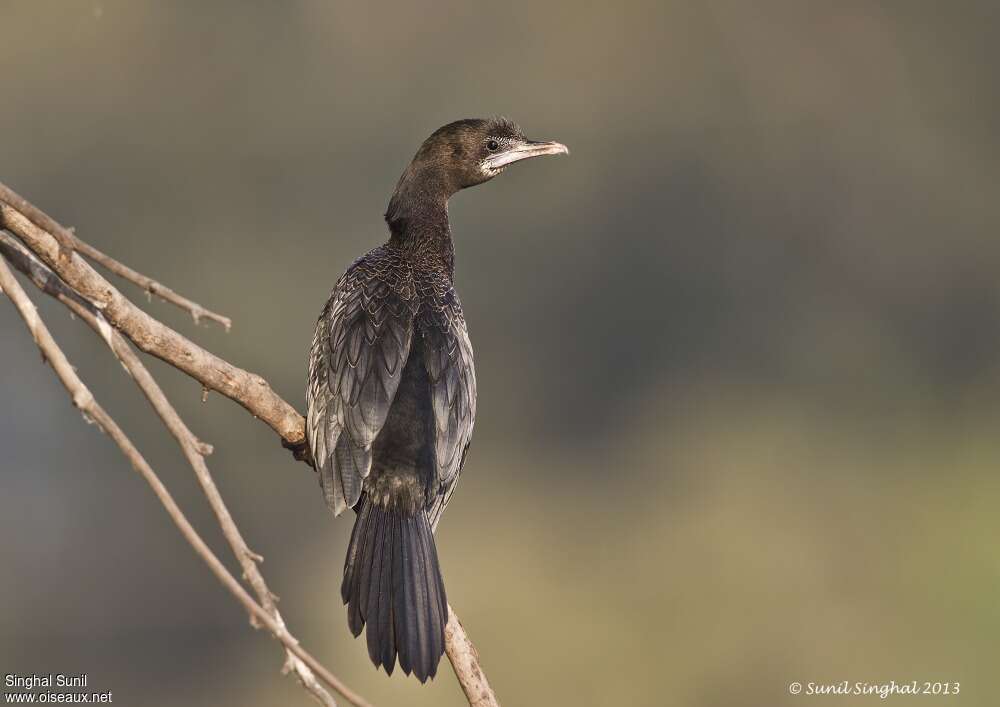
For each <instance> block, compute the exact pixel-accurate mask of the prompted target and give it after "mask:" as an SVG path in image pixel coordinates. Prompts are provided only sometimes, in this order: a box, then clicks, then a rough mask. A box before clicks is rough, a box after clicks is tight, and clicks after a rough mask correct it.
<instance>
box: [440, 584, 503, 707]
mask: <svg viewBox="0 0 1000 707" xmlns="http://www.w3.org/2000/svg"><path fill="white" fill-rule="evenodd" d="M444 647H445V650H446V651H447V652H448V660H450V661H451V666H452V668H454V669H455V675H456V676H457V677H458V682H459V683H461V685H462V691H463V692H464V693H465V697H466V699H467V700H468V701H469V707H500V701H499V700H497V696H496V693H495V692H493V688H492V687H490V681H489V680H487V679H486V673H485V672H483V669H482V667H480V665H479V651H477V650H476V647H475V646H474V645H472V641H471V640H469V635H468V634H467V633H466V632H465V627H464V626H462V622H461V621H459V619H458V615H457V614H456V613H455V612H454V610H452V608H451V604H449V605H448V623H447V625H445V627H444Z"/></svg>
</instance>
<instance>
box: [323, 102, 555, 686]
mask: <svg viewBox="0 0 1000 707" xmlns="http://www.w3.org/2000/svg"><path fill="white" fill-rule="evenodd" d="M566 151H567V150H566V148H565V147H564V146H563V145H560V144H559V143H551V142H532V141H529V140H526V139H525V138H524V136H523V134H522V133H521V131H520V129H519V128H518V127H517V126H516V125H515V124H514V123H512V122H510V121H508V120H506V119H492V120H460V121H457V122H455V123H450V124H449V125H446V126H444V127H443V128H440V129H439V130H437V131H435V132H434V133H433V134H432V135H431V136H430V137H429V138H427V140H425V141H424V143H423V145H421V147H420V149H419V150H418V151H417V154H416V156H415V157H414V158H413V161H412V162H411V163H410V165H409V166H408V167H407V168H406V170H405V171H404V172H403V175H402V176H401V177H400V179H399V182H398V183H397V185H396V189H395V192H394V193H393V195H392V199H391V200H390V201H389V208H388V210H387V212H386V216H385V219H386V222H387V223H388V225H389V231H390V236H389V241H388V242H387V243H386V244H384V245H382V246H379V247H378V248H376V249H375V250H373V251H371V252H370V253H368V254H367V255H365V256H364V257H362V258H360V259H358V260H357V261H355V263H354V264H353V265H351V267H350V268H348V270H347V272H346V273H344V275H343V277H341V278H340V280H339V281H338V282H337V284H336V285H335V286H334V288H333V292H332V293H331V295H330V299H329V300H328V301H327V303H326V306H325V307H324V308H323V312H322V314H321V315H320V318H319V321H318V322H317V324H316V333H315V336H314V337H313V343H312V349H311V351H310V355H309V386H308V390H307V402H308V414H307V435H308V439H309V445H310V448H311V451H312V454H313V458H314V459H315V462H316V468H317V470H318V472H319V479H320V485H321V487H322V489H323V495H324V497H325V498H326V502H327V504H328V505H329V507H330V509H331V510H332V511H333V513H334V514H335V515H339V514H340V513H342V512H343V511H344V510H345V509H347V508H348V507H350V508H353V509H354V510H355V511H356V512H357V519H356V520H355V523H354V531H353V533H352V534H351V542H350V546H349V548H348V552H347V559H346V561H345V563H344V581H343V585H342V587H341V595H342V597H343V600H344V603H345V604H347V613H348V624H349V626H350V628H351V631H352V632H353V633H354V635H355V636H357V635H359V634H360V633H361V629H362V628H363V627H364V626H365V624H367V625H368V631H367V637H368V654H369V655H370V656H371V659H372V661H373V662H374V663H375V665H376V666H379V665H381V666H383V667H384V668H385V670H386V672H387V673H392V670H393V667H394V666H395V664H396V658H397V655H398V658H399V664H400V666H401V667H402V669H403V671H404V672H405V673H407V674H409V673H410V672H411V671H412V672H413V674H414V675H416V676H417V678H418V679H420V681H421V682H423V681H425V680H426V679H427V678H428V677H433V676H434V674H435V673H436V672H437V666H438V662H439V661H440V658H441V654H442V653H443V651H444V626H445V623H446V622H447V619H448V605H447V600H446V598H445V590H444V583H443V581H442V579H441V570H440V568H439V566H438V559H437V550H436V549H435V546H434V535H433V531H434V528H436V527H437V523H438V521H439V520H440V518H441V514H442V513H443V512H444V508H445V506H446V505H447V503H448V499H449V498H450V497H451V494H452V492H453V491H454V490H455V484H456V483H457V482H458V475H459V473H460V472H461V470H462V465H463V464H464V463H465V455H466V452H467V451H468V448H469V441H470V439H471V437H472V427H473V424H474V422H475V418H476V373H475V369H474V367H473V361H472V344H471V343H470V342H469V334H468V332H467V331H466V328H465V317H464V316H463V315H462V305H461V304H460V302H459V300H458V295H457V294H456V292H455V289H454V286H453V284H452V281H453V276H454V269H455V260H454V248H453V245H452V240H451V229H450V228H449V225H448V198H449V197H450V196H451V195H452V194H454V193H455V192H457V191H459V190H460V189H463V188H465V187H470V186H474V185H476V184H481V183H483V182H485V181H488V180H489V179H492V178H493V177H495V176H496V175H497V174H499V173H500V172H502V171H503V170H504V169H505V168H506V166H507V165H508V164H511V163H513V162H516V161H519V160H521V159H525V158H527V157H535V156H538V155H546V154H558V153H564V152H566Z"/></svg>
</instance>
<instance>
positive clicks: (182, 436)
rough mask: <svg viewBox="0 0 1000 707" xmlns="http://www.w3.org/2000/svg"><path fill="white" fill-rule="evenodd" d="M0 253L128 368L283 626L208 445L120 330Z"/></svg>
mask: <svg viewBox="0 0 1000 707" xmlns="http://www.w3.org/2000/svg"><path fill="white" fill-rule="evenodd" d="M0 253H3V254H4V255H5V256H7V259H8V260H10V261H11V263H12V264H13V265H14V266H15V267H16V268H18V269H19V270H21V271H22V272H24V273H25V274H27V275H28V276H29V277H30V278H31V280H32V282H34V283H35V284H36V285H37V286H38V287H39V288H41V289H42V291H44V292H46V293H47V294H50V295H52V296H53V297H55V298H56V299H58V300H59V301H60V302H62V303H63V304H64V305H66V306H67V307H68V308H69V309H70V311H72V312H73V313H74V314H76V315H77V316H78V317H80V319H82V320H83V321H84V322H86V324H87V325H88V326H90V328H91V329H93V330H94V331H95V332H96V333H97V334H98V336H100V337H101V338H102V339H103V340H104V342H105V343H106V344H107V345H108V347H109V348H110V349H111V351H112V353H113V354H114V355H115V357H116V358H117V359H118V360H119V361H120V362H121V364H122V366H124V367H125V370H126V371H128V373H129V375H130V376H131V377H132V379H133V380H134V381H135V382H136V384H137V385H138V386H139V388H140V389H141V390H142V392H143V394H144V395H145V396H146V398H147V399H148V400H149V402H150V403H151V404H152V406H153V409H154V410H155V411H156V413H157V414H158V415H159V416H160V418H161V419H162V420H163V423H164V425H165V426H166V427H167V429H168V430H169V431H170V433H171V434H172V435H173V436H174V438H175V439H176V440H177V443H178V444H179V445H180V447H181V450H182V451H183V453H184V456H185V457H186V458H187V460H188V463H189V464H190V465H191V467H192V469H194V472H195V476H196V477H197V479H198V481H199V483H200V484H201V487H202V489H203V490H204V492H205V496H206V497H207V498H208V502H209V505H211V507H212V510H213V511H215V514H216V517H217V518H218V520H219V524H220V525H221V526H222V532H223V534H224V535H225V536H226V539H227V540H228V541H229V545H230V547H231V548H232V550H233V554H234V555H236V558H237V559H238V560H239V562H240V566H241V567H242V568H243V576H244V577H246V578H247V581H249V583H250V586H251V587H253V589H254V592H255V593H256V594H257V599H258V601H259V602H260V604H261V606H263V607H264V609H265V610H266V611H267V612H268V613H269V614H271V616H272V617H273V618H274V620H275V621H276V622H277V623H278V624H280V625H281V626H284V625H285V624H284V619H283V618H282V617H281V614H280V613H279V612H278V608H277V606H275V603H274V595H273V594H272V592H271V591H270V589H268V587H267V584H266V583H265V582H264V577H263V576H262V575H261V573H260V570H259V568H258V567H257V564H256V562H257V561H260V560H261V559H263V558H261V557H260V555H257V554H256V553H253V552H251V551H250V548H249V547H247V545H246V542H245V541H244V540H243V536H242V535H241V534H240V531H239V529H238V528H237V527H236V523H235V521H234V520H233V518H232V515H231V514H230V513H229V509H228V508H227V507H226V504H225V502H224V501H223V500H222V495H221V494H220V493H219V490H218V487H216V485H215V482H214V480H213V479H212V476H211V474H210V473H209V470H208V466H207V465H206V464H205V459H204V455H206V454H210V453H211V446H210V445H207V444H205V443H204V442H202V441H201V440H199V439H198V438H197V437H195V435H194V433H192V432H191V430H190V429H189V428H188V427H187V425H186V424H185V423H184V421H183V420H182V419H181V417H180V415H179V414H178V413H177V411H176V409H175V408H174V407H173V406H172V405H171V404H170V401H169V400H167V397H166V395H165V394H164V393H163V390H162V389H161V388H160V386H159V384H158V383H157V382H156V380H155V379H154V378H153V377H152V375H150V373H149V371H148V369H147V368H146V367H145V366H144V365H143V363H142V361H140V360H139V357H138V356H136V354H135V352H134V351H133V350H132V347H131V346H129V344H128V342H127V341H125V338H124V337H123V336H122V335H121V334H119V333H118V332H117V331H116V330H114V329H112V328H111V326H110V325H109V324H108V323H107V321H105V319H104V317H102V316H101V314H100V312H98V311H97V310H96V309H95V308H94V307H92V306H90V304H89V303H88V302H86V300H83V298H81V297H79V295H76V293H75V292H73V291H72V290H70V289H69V287H67V286H66V284H65V283H64V282H62V281H61V280H60V279H59V278H58V277H57V276H56V275H55V274H54V273H53V272H52V271H51V270H49V269H48V268H47V267H46V266H45V265H44V264H43V263H41V262H39V261H38V260H37V259H36V258H35V257H34V255H33V254H32V253H31V252H30V251H28V250H27V249H26V248H24V246H23V245H21V244H20V243H19V242H18V241H17V240H16V239H15V238H14V237H13V236H10V235H8V234H7V233H6V232H4V231H0ZM285 652H286V660H285V668H284V672H289V671H292V672H294V673H295V676H296V677H297V678H298V680H299V682H300V683H301V684H302V685H303V687H305V688H306V689H307V690H308V691H309V692H311V693H312V694H313V696H314V697H315V698H316V699H317V701H318V702H319V703H320V704H322V705H325V706H326V707H336V702H335V701H334V700H333V698H332V697H331V696H330V694H329V693H328V692H327V691H326V690H325V689H324V688H323V686H322V685H320V684H319V681H317V680H316V676H315V675H314V674H313V672H312V671H311V670H310V669H309V666H307V665H306V664H305V663H303V662H302V660H300V659H299V658H298V657H297V656H296V655H295V654H294V653H292V652H291V651H290V650H288V649H287V648H286V649H285ZM337 689H338V690H339V691H340V692H342V693H343V692H344V691H345V690H346V693H345V697H347V698H348V701H350V702H351V703H352V704H358V702H357V700H358V699H360V698H359V697H358V696H357V695H356V694H354V693H353V692H351V690H350V689H349V688H346V686H343V685H341V687H340V688H337Z"/></svg>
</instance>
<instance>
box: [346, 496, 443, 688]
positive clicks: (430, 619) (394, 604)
mask: <svg viewBox="0 0 1000 707" xmlns="http://www.w3.org/2000/svg"><path fill="white" fill-rule="evenodd" d="M340 593H341V596H342V597H343V599H344V603H345V604H347V617H348V625H349V626H350V628H351V632H352V633H353V634H354V635H355V636H358V635H360V634H361V630H362V628H364V627H365V625H367V626H368V629H367V631H366V639H367V643H368V655H369V656H370V657H371V659H372V662H373V663H374V664H375V666H376V667H378V666H382V667H384V668H385V671H386V673H389V674H390V675H391V674H392V671H393V668H394V667H395V665H396V658H397V656H398V658H399V666H400V668H402V670H403V672H404V673H406V674H407V675H409V674H410V673H411V672H412V673H413V674H414V675H415V676H416V677H417V679H419V680H420V681H421V682H424V681H426V680H427V678H432V677H434V675H435V674H436V673H437V667H438V663H439V662H440V660H441V655H442V654H443V653H444V626H445V623H446V622H447V618H448V610H447V606H448V604H447V598H446V596H445V591H444V582H443V580H442V579H441V569H440V567H439V565H438V559H437V550H436V548H435V546H434V536H433V534H432V532H431V526H430V522H429V520H428V518H427V514H426V513H425V512H423V511H421V512H419V513H417V514H416V515H407V514H405V513H402V512H399V511H394V510H388V509H386V508H382V507H381V506H376V505H374V504H372V503H370V502H369V500H368V499H367V498H364V499H363V501H362V504H361V507H360V509H359V511H358V517H357V520H356V521H355V522H354V531H353V532H352V533H351V542H350V546H349V547H348V550H347V559H346V561H345V563H344V582H343V584H342V585H341V589H340Z"/></svg>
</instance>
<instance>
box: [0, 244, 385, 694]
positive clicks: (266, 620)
mask: <svg viewBox="0 0 1000 707" xmlns="http://www.w3.org/2000/svg"><path fill="white" fill-rule="evenodd" d="M0 291H3V292H4V293H5V294H6V295H7V296H8V297H9V298H10V299H11V301H12V302H13V303H14V306H15V307H16V308H17V310H18V313H19V314H20V315H21V318H22V319H23V320H24V323H25V325H26V326H27V328H28V330H29V331H30V332H31V335H32V337H33V338H34V340H35V342H36V343H37V344H38V347H39V349H40V350H41V351H42V353H43V355H44V356H45V359H46V360H47V361H48V362H49V363H50V365H51V366H52V368H53V370H54V371H55V372H56V375H57V376H58V377H59V380H60V382H62V384H63V386H64V387H65V388H66V390H67V392H68V393H69V395H70V398H71V399H72V401H73V404H74V405H75V406H76V407H77V408H78V409H79V410H80V412H82V413H83V415H84V417H85V418H87V419H88V420H91V421H93V422H94V423H95V424H97V426H98V427H99V428H100V429H101V430H103V431H104V432H105V433H106V434H107V435H108V436H109V437H111V438H112V439H113V440H114V441H115V443H116V444H117V445H118V447H119V449H121V451H122V453H123V454H124V455H125V456H126V458H127V459H128V460H129V462H130V463H131V464H132V466H133V468H135V470H136V471H138V472H139V474H141V475H142V477H143V478H144V479H145V480H146V482H147V483H148V484H149V485H150V487H151V488H152V489H153V492H154V493H155V494H156V496H157V498H158V499H159V500H160V502H161V503H162V504H163V506H164V508H166V510H167V513H168V514H169V515H170V517H171V519H172V520H173V521H174V524H175V525H176V526H177V528H178V530H180V532H181V534H182V535H183V536H184V538H185V539H186V540H187V541H188V543H190V545H191V546H192V547H193V548H194V550H195V552H196V553H197V554H198V555H200V556H201V558H202V559H203V560H204V561H205V563H206V564H207V565H208V566H209V569H211V570H212V572H213V573H214V574H215V575H216V577H218V579H219V581H221V582H222V584H223V585H224V586H225V587H226V588H227V589H229V591H230V592H231V593H232V594H233V595H234V596H235V597H236V598H237V600H239V602H240V603H241V604H243V606H244V607H245V608H246V609H247V611H248V612H249V613H250V615H251V617H253V619H255V620H256V621H257V622H258V623H259V624H261V625H263V626H264V627H266V628H267V629H268V630H269V631H270V632H271V633H272V634H273V635H274V637H275V638H277V639H278V640H279V641H281V643H282V644H284V646H285V647H286V648H287V649H288V650H289V651H291V652H292V653H293V654H294V655H295V656H296V657H297V658H298V659H300V660H301V661H302V662H303V663H305V664H306V665H307V666H308V667H309V668H310V669H311V670H312V671H314V672H315V673H316V674H318V675H319V676H320V677H321V678H322V679H323V680H324V682H326V683H327V684H328V685H330V686H331V687H333V688H334V689H337V690H338V691H341V693H342V694H344V696H345V697H347V698H348V700H349V701H350V702H351V703H352V704H354V705H357V706H358V707H371V705H370V704H369V703H368V702H366V701H364V700H363V699H362V698H360V697H358V696H357V695H355V694H353V693H352V692H351V691H350V690H347V692H346V693H344V692H343V690H341V688H343V687H344V686H343V683H341V681H340V680H339V679H338V678H336V676H334V675H333V674H331V673H330V672H329V671H328V670H327V669H326V668H324V667H323V666H322V665H321V664H320V663H319V661H317V660H316V659H315V658H314V657H313V656H312V655H310V654H309V653H308V652H306V651H305V650H304V649H303V648H302V647H301V646H300V645H299V643H298V641H297V640H296V639H295V638H294V637H293V636H292V635H291V634H290V633H289V632H288V630H287V629H286V628H285V626H284V623H283V622H279V621H276V620H275V619H274V618H273V617H272V616H271V614H269V613H268V612H267V611H266V610H265V609H264V608H263V607H261V606H260V605H259V604H257V602H255V601H254V599H253V597H251V596H250V595H249V594H248V593H247V591H246V590H245V589H244V588H243V586H242V585H241V584H240V583H239V582H238V581H237V580H236V578H234V577H233V576H232V574H230V573H229V570H227V569H226V567H225V565H223V564H222V562H221V561H220V560H219V558H218V557H216V555H215V554H214V553H213V552H212V550H211V548H209V547H208V545H206V544H205V541H204V540H202V539H201V536H199V535H198V532H197V531H196V530H195V529H194V527H193V526H192V525H191V523H190V522H189V521H188V520H187V518H186V517H185V516H184V513H183V511H181V509H180V507H178V505H177V503H176V501H174V499H173V497H172V496H171V495H170V492H169V491H167V489H166V487H165V486H164V485H163V483H162V482H161V481H160V479H159V477H158V476H157V475H156V472H154V471H153V469H152V467H150V466H149V463H148V462H147V461H146V459H145V458H144V457H143V456H142V454H141V453H140V452H139V450H138V449H137V448H136V447H135V445H134V444H133V443H132V441H131V440H130V439H129V438H128V437H127V436H126V435H125V433H124V432H123V431H122V429H121V428H120V427H119V426H118V423H116V422H115V421H114V419H113V418H112V417H111V416H110V415H109V414H108V413H107V412H106V411H105V410H104V408H102V407H101V406H100V405H99V404H98V403H97V401H96V400H95V399H94V396H93V395H92V394H91V392H90V390H89V389H88V388H87V386H86V385H85V384H84V383H83V381H82V380H80V378H79V376H77V374H76V371H75V370H74V368H73V366H72V365H71V364H70V362H69V360H68V359H67V358H66V355H65V354H64V353H63V352H62V349H60V348H59V346H58V345H57V344H56V342H55V341H54V340H53V338H52V335H51V334H50V333H49V330H48V328H47V327H46V326H45V324H44V323H43V322H42V320H41V318H40V317H39V316H38V311H37V310H36V309H35V306H34V305H33V304H32V303H31V300H30V299H29V298H28V296H27V294H25V292H24V290H23V289H22V288H21V286H20V285H19V284H18V283H17V280H15V279H14V275H13V273H11V271H10V269H9V268H8V267H7V264H6V263H5V262H4V261H3V260H0ZM81 311H82V310H81ZM182 424H183V423H182ZM352 697H353V699H352Z"/></svg>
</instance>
